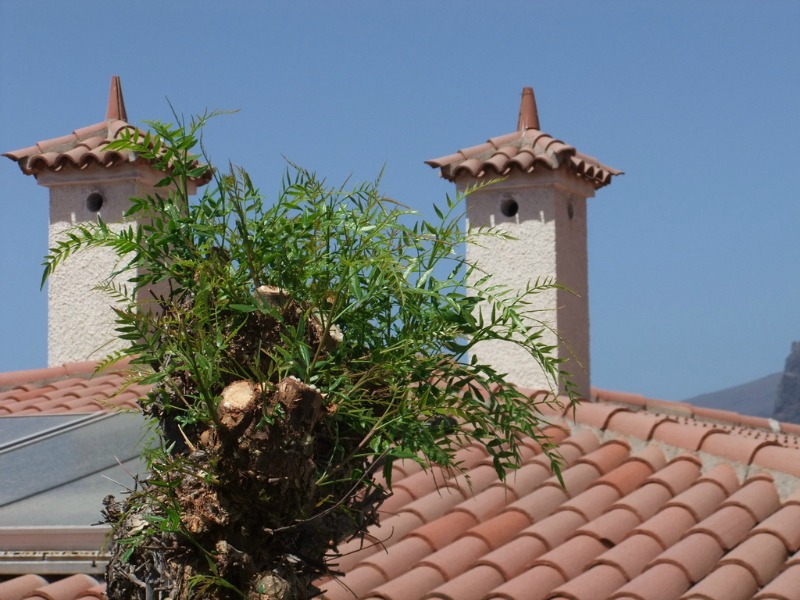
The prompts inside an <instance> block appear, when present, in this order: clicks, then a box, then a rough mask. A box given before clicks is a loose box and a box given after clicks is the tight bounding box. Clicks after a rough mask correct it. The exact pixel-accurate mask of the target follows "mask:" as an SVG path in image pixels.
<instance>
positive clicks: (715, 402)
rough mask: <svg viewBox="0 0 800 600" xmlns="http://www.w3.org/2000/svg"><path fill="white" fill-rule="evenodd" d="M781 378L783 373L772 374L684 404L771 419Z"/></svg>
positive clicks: (693, 398) (696, 397)
mask: <svg viewBox="0 0 800 600" xmlns="http://www.w3.org/2000/svg"><path fill="white" fill-rule="evenodd" d="M781 377H783V373H773V374H772V375H767V376H766V377H762V378H761V379H756V380H755V381H750V382H748V383H743V384H741V385H737V386H734V387H729V388H726V389H724V390H719V391H718V392H709V393H707V394H700V395H699V396H694V397H692V398H687V399H686V400H685V401H684V402H689V403H691V404H696V405H698V406H705V407H708V408H719V409H722V410H732V411H734V412H737V413H741V414H744V415H753V416H756V417H771V416H772V411H773V409H774V408H775V400H776V398H777V397H778V385H779V384H780V382H781Z"/></svg>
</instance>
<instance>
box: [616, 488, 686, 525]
mask: <svg viewBox="0 0 800 600" xmlns="http://www.w3.org/2000/svg"><path fill="white" fill-rule="evenodd" d="M671 499H672V493H671V492H670V491H669V489H668V488H666V487H665V486H663V485H656V484H654V483H650V484H646V485H644V486H642V487H640V488H639V489H638V490H636V491H634V492H632V493H630V494H628V495H627V496H625V497H624V498H621V499H620V500H618V501H617V502H615V503H614V504H612V505H611V507H610V508H612V509H622V510H627V511H629V512H631V513H633V514H634V515H636V518H637V519H638V520H639V522H640V523H641V522H644V521H645V520H647V519H649V518H650V517H652V516H653V515H654V514H656V513H657V512H658V511H659V510H660V509H661V507H662V506H664V504H665V503H666V502H667V501H669V500H671Z"/></svg>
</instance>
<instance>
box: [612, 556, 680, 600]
mask: <svg viewBox="0 0 800 600" xmlns="http://www.w3.org/2000/svg"><path fill="white" fill-rule="evenodd" d="M690 584H691V582H690V581H689V578H688V576H687V574H686V571H685V570H684V569H682V568H681V567H679V566H678V565H675V564H672V563H661V564H657V565H655V566H653V567H651V568H649V569H647V570H646V571H644V572H643V573H642V574H641V575H639V576H638V577H636V578H635V579H633V580H631V581H629V582H628V583H627V584H625V585H624V586H622V587H621V588H620V589H619V590H617V591H616V592H615V593H614V594H613V595H611V596H609V600H617V599H620V600H621V599H622V598H626V599H628V598H635V599H636V600H651V599H653V597H654V596H653V594H654V592H655V591H658V594H659V595H658V596H657V597H658V598H659V599H661V598H678V597H679V596H680V595H681V594H682V593H683V592H685V591H686V590H687V589H689V585H690Z"/></svg>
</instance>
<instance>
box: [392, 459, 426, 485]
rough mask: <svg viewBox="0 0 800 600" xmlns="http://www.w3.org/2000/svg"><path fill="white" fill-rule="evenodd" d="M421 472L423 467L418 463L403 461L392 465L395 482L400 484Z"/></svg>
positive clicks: (408, 460)
mask: <svg viewBox="0 0 800 600" xmlns="http://www.w3.org/2000/svg"><path fill="white" fill-rule="evenodd" d="M420 471H422V465H420V464H419V463H418V462H417V461H415V460H410V459H403V460H400V461H397V462H395V463H394V464H393V465H392V479H393V481H394V482H398V481H401V480H402V479H404V478H405V477H409V476H411V475H413V474H414V473H418V472H420Z"/></svg>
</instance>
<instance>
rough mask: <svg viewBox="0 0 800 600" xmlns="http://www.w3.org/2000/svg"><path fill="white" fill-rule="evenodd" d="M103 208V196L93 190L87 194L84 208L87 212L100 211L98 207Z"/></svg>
mask: <svg viewBox="0 0 800 600" xmlns="http://www.w3.org/2000/svg"><path fill="white" fill-rule="evenodd" d="M101 208H103V196H102V194H98V193H97V192H93V193H91V194H89V195H88V196H87V198H86V209H87V210H88V211H89V212H93V213H96V212H100V209H101Z"/></svg>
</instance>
